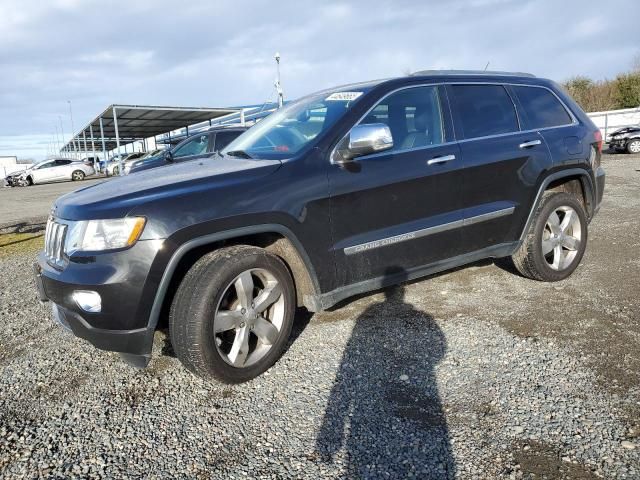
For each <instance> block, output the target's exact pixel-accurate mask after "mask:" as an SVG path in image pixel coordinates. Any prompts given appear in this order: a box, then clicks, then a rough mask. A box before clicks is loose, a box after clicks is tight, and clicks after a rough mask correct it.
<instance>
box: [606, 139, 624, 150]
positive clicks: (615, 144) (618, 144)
mask: <svg viewBox="0 0 640 480" xmlns="http://www.w3.org/2000/svg"><path fill="white" fill-rule="evenodd" d="M607 143H608V144H609V148H626V146H627V139H626V138H616V139H610V140H609V141H608V142H607Z"/></svg>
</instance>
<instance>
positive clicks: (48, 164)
mask: <svg viewBox="0 0 640 480" xmlns="http://www.w3.org/2000/svg"><path fill="white" fill-rule="evenodd" d="M53 166H55V162H47V163H41V164H40V165H38V166H37V167H35V169H34V170H42V169H43V168H51V167H53Z"/></svg>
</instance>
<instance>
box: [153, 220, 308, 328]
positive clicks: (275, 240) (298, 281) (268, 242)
mask: <svg viewBox="0 0 640 480" xmlns="http://www.w3.org/2000/svg"><path fill="white" fill-rule="evenodd" d="M240 244H244V245H253V246H256V247H261V248H264V249H265V250H267V251H268V252H271V253H273V254H274V255H276V256H278V257H279V258H280V259H282V260H283V261H284V263H285V264H286V266H287V268H288V269H289V271H290V273H291V276H292V278H293V281H294V284H295V289H296V297H297V302H298V304H299V305H300V306H303V305H304V306H308V304H309V302H312V301H313V300H312V299H313V298H315V297H316V296H317V295H318V294H319V292H320V287H319V284H318V279H317V277H316V274H315V269H314V268H313V265H312V263H311V260H310V258H309V256H308V254H307V252H306V250H305V249H304V247H303V246H302V244H301V243H300V241H299V240H298V238H297V237H296V236H295V234H294V233H293V232H292V231H291V230H289V229H288V228H287V227H285V226H283V225H280V224H264V225H256V226H250V227H242V228H237V229H232V230H228V231H223V232H217V233H212V234H209V235H204V236H199V237H195V238H192V239H190V240H188V241H186V242H184V243H183V244H182V245H180V246H179V247H178V248H177V250H176V251H175V252H174V253H173V255H172V256H171V258H170V259H169V262H168V263H167V265H166V267H165V269H164V272H163V275H162V278H161V280H160V284H159V286H158V289H157V291H156V295H155V298H154V301H153V305H152V307H151V312H150V314H149V322H148V329H149V330H152V331H153V330H155V329H156V328H157V327H158V323H159V320H160V318H161V316H162V315H163V312H166V311H167V308H168V307H169V304H170V302H171V301H172V298H173V293H175V288H176V287H177V285H178V284H179V283H180V281H181V279H182V277H184V274H186V272H187V271H188V270H189V268H190V267H191V266H192V265H193V264H194V263H195V262H196V261H197V260H198V259H199V258H201V257H202V256H203V255H205V254H206V253H209V252H211V251H213V250H216V249H218V248H222V247H225V246H230V245H240ZM311 305H313V304H311Z"/></svg>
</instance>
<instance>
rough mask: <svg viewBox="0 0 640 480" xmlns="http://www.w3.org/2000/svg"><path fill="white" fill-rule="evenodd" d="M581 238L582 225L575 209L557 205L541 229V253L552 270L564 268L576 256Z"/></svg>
mask: <svg viewBox="0 0 640 480" xmlns="http://www.w3.org/2000/svg"><path fill="white" fill-rule="evenodd" d="M581 240H582V225H581V223H580V217H579V216H578V214H577V213H576V211H575V210H574V209H573V208H571V207H567V206H563V207H558V208H556V209H555V210H554V211H553V212H551V215H549V218H548V219H547V223H546V224H545V227H544V230H543V231H542V255H543V256H544V258H545V260H546V262H547V264H548V265H549V267H551V268H552V269H554V270H565V269H566V268H568V267H569V266H570V265H571V264H572V263H573V261H574V259H575V258H576V255H577V253H578V250H579V249H580V242H581Z"/></svg>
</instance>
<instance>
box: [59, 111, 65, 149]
mask: <svg viewBox="0 0 640 480" xmlns="http://www.w3.org/2000/svg"><path fill="white" fill-rule="evenodd" d="M58 120H60V136H61V137H62V146H63V147H65V144H64V128H63V127H62V115H58ZM65 155H66V148H65Z"/></svg>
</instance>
